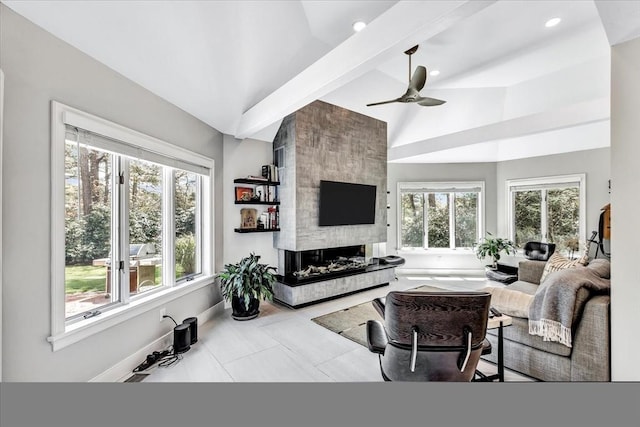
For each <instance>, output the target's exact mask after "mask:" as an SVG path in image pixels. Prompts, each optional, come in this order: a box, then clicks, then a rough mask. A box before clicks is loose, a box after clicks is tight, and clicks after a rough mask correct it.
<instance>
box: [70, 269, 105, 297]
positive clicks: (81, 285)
mask: <svg viewBox="0 0 640 427" xmlns="http://www.w3.org/2000/svg"><path fill="white" fill-rule="evenodd" d="M64 274H65V276H64V277H65V283H64V285H65V291H66V293H67V294H74V293H77V292H92V291H95V292H104V291H105V286H106V277H107V269H106V268H105V267H104V266H98V267H94V266H93V265H71V266H66V267H65V269H64Z"/></svg>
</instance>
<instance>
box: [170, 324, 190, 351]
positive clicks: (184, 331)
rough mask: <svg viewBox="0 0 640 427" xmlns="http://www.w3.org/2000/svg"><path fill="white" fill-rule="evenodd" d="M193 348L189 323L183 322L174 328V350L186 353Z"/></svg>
mask: <svg viewBox="0 0 640 427" xmlns="http://www.w3.org/2000/svg"><path fill="white" fill-rule="evenodd" d="M190 348H191V334H190V332H189V324H188V323H182V324H180V325H178V326H176V327H175V328H173V351H174V353H176V354H178V353H184V352H185V351H188V350H189V349H190Z"/></svg>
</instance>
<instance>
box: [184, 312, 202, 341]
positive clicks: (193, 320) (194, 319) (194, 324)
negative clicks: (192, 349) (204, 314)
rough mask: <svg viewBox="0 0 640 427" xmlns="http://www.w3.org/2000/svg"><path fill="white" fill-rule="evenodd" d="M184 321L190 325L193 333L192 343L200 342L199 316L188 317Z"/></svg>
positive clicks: (191, 333) (190, 330)
mask: <svg viewBox="0 0 640 427" xmlns="http://www.w3.org/2000/svg"><path fill="white" fill-rule="evenodd" d="M182 323H186V324H187V325H189V332H190V335H191V344H195V343H197V342H198V318H197V317H188V318H186V319H184V320H183V321H182Z"/></svg>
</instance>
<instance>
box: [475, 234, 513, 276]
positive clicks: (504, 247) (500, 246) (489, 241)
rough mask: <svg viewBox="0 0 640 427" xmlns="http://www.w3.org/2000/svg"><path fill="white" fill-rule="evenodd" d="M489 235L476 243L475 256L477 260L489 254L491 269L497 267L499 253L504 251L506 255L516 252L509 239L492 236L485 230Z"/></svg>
mask: <svg viewBox="0 0 640 427" xmlns="http://www.w3.org/2000/svg"><path fill="white" fill-rule="evenodd" d="M487 234H488V235H489V237H485V238H484V239H482V242H480V243H478V244H476V247H475V250H476V256H477V257H478V259H479V260H483V259H484V258H485V257H488V256H490V257H491V258H492V259H493V264H491V266H490V267H491V268H492V269H494V270H495V269H497V268H498V261H500V253H502V252H505V253H506V254H507V255H509V254H513V255H515V253H516V245H514V243H513V242H512V241H511V240H508V239H503V238H501V237H493V235H492V234H491V233H489V232H487ZM488 267H489V266H488Z"/></svg>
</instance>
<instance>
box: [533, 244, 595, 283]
mask: <svg viewBox="0 0 640 427" xmlns="http://www.w3.org/2000/svg"><path fill="white" fill-rule="evenodd" d="M586 264H587V259H586V258H585V257H584V256H583V257H581V258H579V259H568V258H565V257H563V256H562V255H560V254H559V253H556V252H554V253H553V255H551V257H550V258H549V261H547V264H546V265H545V266H544V271H543V272H542V277H540V283H542V282H544V279H546V278H547V276H548V275H549V273H553V272H554V271H560V270H564V269H565V268H574V267H584V266H585V265H586Z"/></svg>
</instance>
